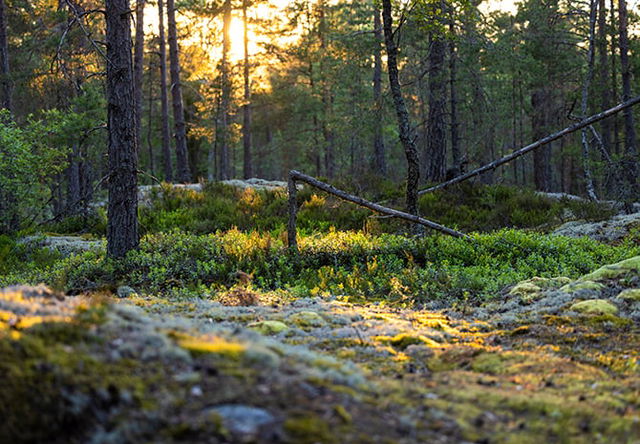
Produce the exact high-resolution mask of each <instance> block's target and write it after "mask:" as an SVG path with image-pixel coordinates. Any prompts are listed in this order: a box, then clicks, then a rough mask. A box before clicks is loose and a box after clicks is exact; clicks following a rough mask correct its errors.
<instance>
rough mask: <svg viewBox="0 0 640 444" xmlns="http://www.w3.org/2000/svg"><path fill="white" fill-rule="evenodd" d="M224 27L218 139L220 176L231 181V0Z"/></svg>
mask: <svg viewBox="0 0 640 444" xmlns="http://www.w3.org/2000/svg"><path fill="white" fill-rule="evenodd" d="M222 13H223V18H222V20H223V25H222V61H221V62H220V88H221V100H220V107H221V109H220V113H219V115H220V123H219V125H218V133H217V134H216V139H218V140H219V141H220V142H219V143H218V147H219V155H220V162H219V166H220V168H219V175H220V180H227V179H231V169H230V162H229V134H228V133H229V117H230V116H229V108H230V106H231V79H230V74H229V51H230V49H231V36H230V35H229V28H230V26H231V0H225V2H224V5H223V11H222Z"/></svg>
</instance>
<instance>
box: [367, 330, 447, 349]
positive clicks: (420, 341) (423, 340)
mask: <svg viewBox="0 0 640 444" xmlns="http://www.w3.org/2000/svg"><path fill="white" fill-rule="evenodd" d="M373 339H375V340H377V341H380V342H382V343H383V344H389V345H392V346H393V347H395V348H398V349H400V350H404V349H406V348H407V347H409V346H410V345H426V346H428V347H440V346H441V345H440V344H439V343H437V342H436V341H434V340H433V339H429V338H427V337H426V336H422V335H411V334H408V333H400V334H397V335H395V336H375V337H374V338H373Z"/></svg>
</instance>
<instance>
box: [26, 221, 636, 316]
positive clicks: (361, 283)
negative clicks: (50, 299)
mask: <svg viewBox="0 0 640 444" xmlns="http://www.w3.org/2000/svg"><path fill="white" fill-rule="evenodd" d="M473 239H474V241H472V242H471V241H467V240H462V239H454V238H449V237H442V236H432V237H425V238H420V239H410V238H406V237H402V236H396V235H389V234H384V235H380V236H370V235H366V234H364V233H362V232H337V231H330V232H328V233H326V234H320V233H316V234H315V235H313V236H303V237H301V239H300V253H299V255H297V256H294V255H291V254H290V253H289V252H288V251H287V249H286V247H285V245H284V243H283V241H282V240H281V239H280V238H279V237H274V236H272V235H270V234H268V233H259V232H255V231H254V232H249V233H243V232H241V231H239V230H235V229H234V230H230V231H227V232H218V233H216V234H209V235H193V234H187V233H184V232H179V231H174V232H169V233H159V234H153V235H148V236H146V237H145V238H144V239H143V240H142V244H141V248H140V250H138V251H133V252H131V253H130V254H129V255H128V256H127V258H126V259H124V260H121V261H108V260H105V258H104V254H103V253H100V252H88V253H85V254H82V255H77V256H72V257H70V258H67V259H65V260H63V261H60V262H59V263H58V264H56V265H55V266H54V267H52V268H50V269H46V270H41V271H39V272H38V273H32V275H33V276H34V277H35V276H36V275H37V278H35V280H42V279H44V280H45V281H46V282H48V283H50V284H54V285H56V286H58V287H63V288H65V289H67V290H70V291H83V290H88V289H101V288H111V289H113V288H115V287H116V286H117V285H123V284H126V285H130V286H133V287H134V288H136V289H138V290H145V291H147V292H167V293H174V294H182V295H185V294H186V295H195V296H206V295H207V294H212V293H215V292H216V291H218V290H223V289H226V288H228V287H229V286H231V285H233V284H235V274H236V272H237V271H238V270H242V271H244V272H246V273H250V274H252V275H253V282H252V285H253V286H255V287H257V288H260V289H263V290H272V289H276V288H283V287H284V288H290V289H292V290H293V291H294V293H296V294H297V295H307V296H308V295H322V294H325V293H326V294H330V295H332V296H336V297H339V298H344V299H356V300H357V299H366V300H387V301H391V302H397V303H406V304H412V303H415V302H427V301H432V300H437V299H443V298H445V299H449V298H454V299H467V298H469V297H483V298H486V297H496V296H498V295H499V294H500V292H501V291H502V290H503V289H504V288H505V287H506V286H509V285H512V284H514V283H516V282H519V281H522V280H524V279H529V278H532V277H534V276H542V277H556V276H568V277H577V276H580V275H583V274H585V273H588V272H590V271H592V270H594V269H596V268H598V266H600V265H601V264H604V263H613V262H616V261H618V260H620V259H624V258H627V257H630V256H634V255H637V254H640V248H638V247H635V248H628V247H614V246H608V245H603V244H600V243H597V242H595V241H590V240H587V239H579V240H575V239H569V238H562V237H554V236H545V235H539V234H534V233H525V232H522V231H516V230H504V231H500V232H497V233H493V234H480V235H475V236H474V237H473ZM21 278H22V279H25V275H24V274H22V275H21ZM27 280H28V279H27Z"/></svg>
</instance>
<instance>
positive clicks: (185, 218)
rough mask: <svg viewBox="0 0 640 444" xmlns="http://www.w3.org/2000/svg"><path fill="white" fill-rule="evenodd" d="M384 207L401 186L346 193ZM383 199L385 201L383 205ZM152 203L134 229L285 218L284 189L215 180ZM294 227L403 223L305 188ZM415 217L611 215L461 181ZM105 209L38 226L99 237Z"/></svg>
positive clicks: (198, 229) (455, 221)
mask: <svg viewBox="0 0 640 444" xmlns="http://www.w3.org/2000/svg"><path fill="white" fill-rule="evenodd" d="M349 191H350V192H354V193H356V194H361V195H364V197H366V198H369V199H371V200H373V201H380V200H382V201H384V204H385V205H388V206H391V207H395V208H403V206H404V201H403V197H402V194H403V193H402V189H401V187H396V188H395V191H396V192H395V193H394V192H393V191H394V189H390V185H388V184H386V185H385V188H384V190H382V191H381V190H378V189H373V190H370V191H369V192H365V191H363V190H349ZM385 199H386V200H385ZM151 202H152V205H151V206H142V207H141V208H140V225H141V228H142V232H143V233H146V234H150V233H160V232H163V231H169V230H172V229H177V228H179V229H180V230H183V231H186V232H190V233H195V234H206V233H215V232H216V231H218V230H229V229H231V228H233V227H236V228H238V229H240V230H243V231H246V230H259V231H267V232H271V233H272V234H277V233H280V232H282V231H283V230H284V227H285V224H286V220H287V215H288V213H287V194H286V190H280V191H256V190H253V189H246V190H243V189H239V188H235V187H231V186H228V185H223V184H219V183H208V184H206V185H205V186H204V189H203V192H196V191H193V190H185V189H181V188H175V187H171V186H169V185H164V186H162V187H160V188H158V189H157V190H156V191H155V192H154V193H153V194H152V199H151ZM298 204H299V205H300V209H299V213H298V228H299V229H300V231H301V232H302V233H305V234H311V233H313V232H316V231H320V232H323V233H326V232H328V231H329V230H331V229H333V228H335V229H337V230H364V231H367V232H369V233H372V234H381V233H402V232H406V231H407V225H406V224H405V223H404V222H402V221H398V220H395V219H381V218H378V217H376V215H375V214H373V213H372V212H370V211H369V210H366V209H363V208H360V207H358V206H355V205H353V204H350V203H347V202H344V201H341V200H337V199H335V198H333V197H332V196H328V195H326V194H324V193H322V192H320V191H318V190H315V189H312V188H311V187H305V188H304V189H303V190H301V191H300V192H299V193H298ZM420 212H421V214H422V215H423V216H424V217H426V218H429V219H432V220H434V221H436V222H439V223H441V224H444V225H446V226H451V227H455V228H458V229H460V230H463V231H466V232H471V231H485V232H486V231H492V230H497V229H500V228H507V227H508V228H533V227H540V226H542V225H546V226H553V225H554V224H558V223H560V222H562V221H564V220H565V219H567V218H577V219H587V220H598V219H606V218H608V217H610V216H611V215H612V214H613V211H612V210H611V209H610V208H608V207H607V206H606V205H603V204H598V203H592V202H586V201H584V202H583V201H574V200H568V199H566V200H551V199H548V198H546V197H544V196H541V195H538V194H536V193H534V192H533V191H530V190H522V189H517V188H512V187H507V186H502V185H495V186H484V185H478V184H468V183H465V184H461V185H459V186H458V187H454V188H452V189H451V190H444V191H440V192H436V193H432V194H426V195H424V196H422V197H421V198H420ZM103 213H104V212H102V213H100V212H98V213H95V214H94V215H92V216H91V217H90V218H89V219H87V218H84V219H81V218H78V217H75V218H70V219H69V220H63V221H60V222H57V223H55V224H50V225H48V226H46V227H45V229H46V230H48V231H51V232H56V233H65V234H73V233H86V232H90V233H94V234H96V235H104V232H105V227H106V222H105V217H104V214H103Z"/></svg>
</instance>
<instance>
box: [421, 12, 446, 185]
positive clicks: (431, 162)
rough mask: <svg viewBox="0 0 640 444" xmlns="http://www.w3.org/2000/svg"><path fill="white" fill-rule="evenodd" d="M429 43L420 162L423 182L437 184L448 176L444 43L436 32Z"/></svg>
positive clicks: (432, 34)
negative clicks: (426, 112)
mask: <svg viewBox="0 0 640 444" xmlns="http://www.w3.org/2000/svg"><path fill="white" fill-rule="evenodd" d="M441 4H442V2H441ZM429 42H430V45H429V46H430V50H429V117H428V124H427V125H428V126H427V140H426V143H427V144H426V147H425V148H426V149H425V151H424V157H423V159H424V160H423V161H424V167H425V168H426V170H425V171H426V175H425V178H426V179H427V180H430V181H432V182H440V181H442V180H443V179H444V178H445V176H446V173H447V136H446V123H445V119H446V115H447V112H446V103H447V97H446V95H447V93H446V86H445V85H446V84H445V78H444V55H445V42H444V39H443V37H442V36H441V35H437V33H436V32H435V31H434V32H431V35H430V38H429Z"/></svg>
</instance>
